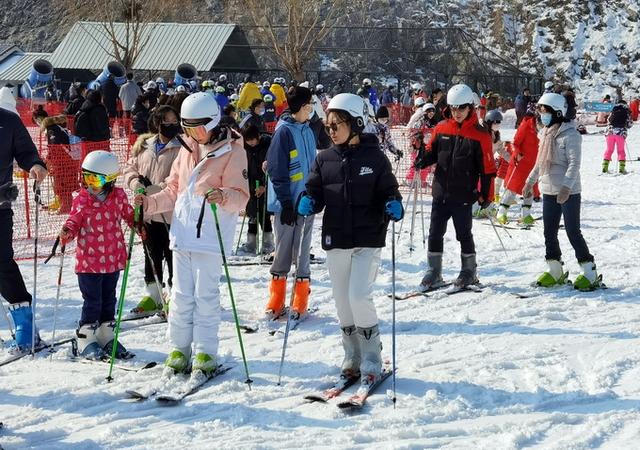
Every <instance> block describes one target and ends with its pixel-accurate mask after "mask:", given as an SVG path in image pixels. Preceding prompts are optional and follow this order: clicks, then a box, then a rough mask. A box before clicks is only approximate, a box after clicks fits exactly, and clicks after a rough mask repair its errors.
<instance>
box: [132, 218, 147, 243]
mask: <svg viewBox="0 0 640 450" xmlns="http://www.w3.org/2000/svg"><path fill="white" fill-rule="evenodd" d="M134 227H135V229H136V234H137V235H138V236H140V239H141V240H143V241H146V240H147V237H148V234H147V226H146V225H145V223H144V222H138V223H136V224H134Z"/></svg>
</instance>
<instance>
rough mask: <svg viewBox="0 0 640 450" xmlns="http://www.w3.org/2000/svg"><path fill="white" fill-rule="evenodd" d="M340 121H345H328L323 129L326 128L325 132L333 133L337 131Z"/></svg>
mask: <svg viewBox="0 0 640 450" xmlns="http://www.w3.org/2000/svg"><path fill="white" fill-rule="evenodd" d="M341 123H345V121H344V120H343V121H342V122H334V123H330V124H329V125H325V127H324V129H325V130H327V133H330V132H332V131H333V132H334V133H337V132H338V125H340V124H341Z"/></svg>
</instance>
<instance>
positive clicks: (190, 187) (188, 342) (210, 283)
mask: <svg viewBox="0 0 640 450" xmlns="http://www.w3.org/2000/svg"><path fill="white" fill-rule="evenodd" d="M180 116H181V121H182V128H183V130H184V132H185V134H186V135H187V136H188V137H186V138H185V139H184V141H185V143H186V144H187V145H188V148H185V147H183V148H181V149H180V153H179V154H178V157H177V158H176V160H175V162H174V164H173V166H172V167H171V173H170V175H169V177H168V178H167V180H166V186H165V188H164V189H163V190H162V191H160V192H158V193H157V194H154V195H151V196H148V197H147V196H145V195H137V196H136V197H135V203H136V205H143V211H144V213H145V214H146V215H151V214H159V213H166V212H169V211H172V210H173V217H172V221H171V230H170V234H169V236H170V241H171V249H172V250H173V269H174V273H173V275H174V277H173V283H174V284H173V289H172V290H171V312H170V314H169V340H170V342H171V346H172V348H173V350H172V351H171V352H170V353H169V355H168V356H167V359H166V361H165V366H166V367H165V375H171V374H173V373H179V372H184V371H185V370H186V369H187V368H188V366H189V361H190V360H191V355H192V349H193V353H194V354H195V356H194V358H193V364H192V373H191V377H192V378H194V377H195V378H198V377H200V376H201V375H202V374H205V375H210V374H212V373H214V372H215V370H216V368H217V361H216V354H217V351H218V327H219V325H220V294H219V287H218V285H219V283H220V271H221V266H222V257H221V253H220V246H219V244H218V236H217V235H216V228H217V227H216V224H215V223H214V217H213V214H211V211H205V213H204V214H202V215H199V214H197V213H195V214H194V211H201V210H203V207H206V209H207V210H208V209H209V208H208V206H206V204H205V202H208V203H210V204H213V203H215V204H217V205H218V212H217V214H218V217H219V220H220V230H221V232H222V236H221V238H222V240H223V242H225V247H226V248H231V242H230V241H231V240H232V239H233V234H234V230H235V225H236V221H237V216H238V212H239V211H240V210H241V209H242V208H243V207H244V205H245V204H246V203H247V200H248V199H249V189H248V185H247V180H246V179H245V177H244V176H243V171H244V170H245V169H246V167H247V158H246V153H245V151H244V150H243V148H242V145H241V142H240V141H239V140H238V139H237V137H238V135H237V134H236V132H235V131H234V130H232V129H230V128H228V127H220V126H218V125H219V122H220V117H221V114H220V107H219V106H218V103H217V102H216V101H215V99H214V98H213V97H212V96H211V95H209V94H207V93H205V92H197V93H195V94H191V95H190V96H189V97H187V98H186V100H185V101H184V102H183V103H182V109H181V111H180Z"/></svg>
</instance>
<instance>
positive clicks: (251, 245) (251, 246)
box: [239, 233, 258, 255]
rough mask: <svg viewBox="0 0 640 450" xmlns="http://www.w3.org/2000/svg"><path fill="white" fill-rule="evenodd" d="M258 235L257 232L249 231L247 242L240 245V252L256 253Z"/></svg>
mask: <svg viewBox="0 0 640 450" xmlns="http://www.w3.org/2000/svg"><path fill="white" fill-rule="evenodd" d="M257 237H258V235H257V234H255V233H247V242H245V243H244V244H242V246H240V249H239V250H240V252H242V253H244V254H251V255H255V253H256V251H257V249H256V241H257Z"/></svg>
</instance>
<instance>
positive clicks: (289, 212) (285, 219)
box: [280, 202, 298, 227]
mask: <svg viewBox="0 0 640 450" xmlns="http://www.w3.org/2000/svg"><path fill="white" fill-rule="evenodd" d="M297 218H298V214H297V213H296V212H295V211H294V209H293V204H292V203H291V202H284V203H283V204H282V212H281V213H280V223H281V224H282V225H289V226H290V227H292V226H294V225H295V224H296V219H297Z"/></svg>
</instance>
